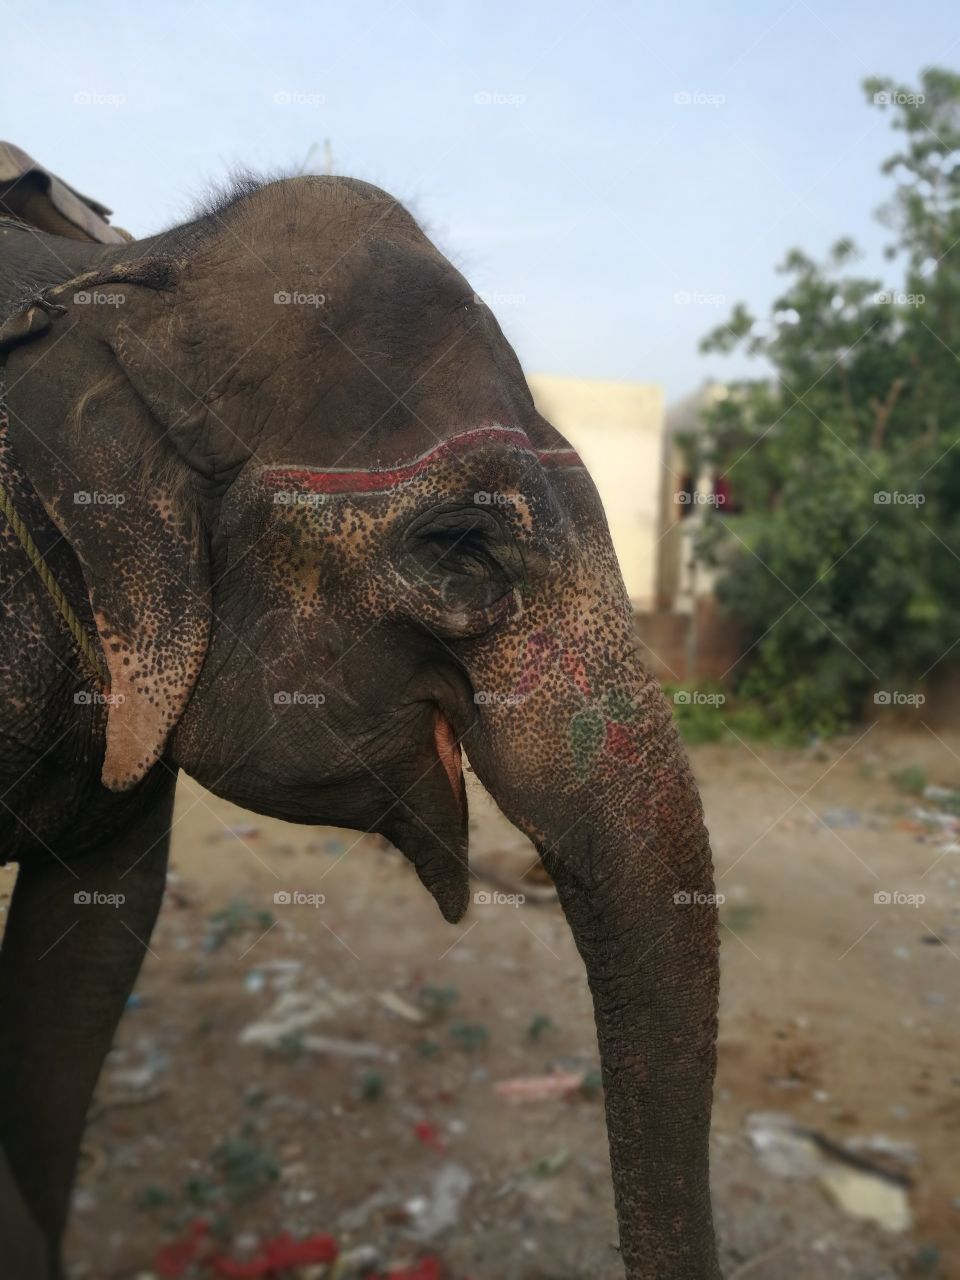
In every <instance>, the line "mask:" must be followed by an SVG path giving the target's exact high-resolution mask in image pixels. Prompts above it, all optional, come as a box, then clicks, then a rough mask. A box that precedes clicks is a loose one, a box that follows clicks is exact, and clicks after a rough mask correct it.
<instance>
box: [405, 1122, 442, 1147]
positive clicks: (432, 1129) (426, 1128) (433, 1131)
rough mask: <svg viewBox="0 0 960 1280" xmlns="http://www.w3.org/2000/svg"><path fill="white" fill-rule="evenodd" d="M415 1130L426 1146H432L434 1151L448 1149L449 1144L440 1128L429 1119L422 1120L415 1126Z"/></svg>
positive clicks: (415, 1133) (416, 1135)
mask: <svg viewBox="0 0 960 1280" xmlns="http://www.w3.org/2000/svg"><path fill="white" fill-rule="evenodd" d="M413 1132H414V1136H415V1137H417V1138H418V1139H419V1140H420V1141H421V1142H422V1143H423V1145H424V1146H425V1147H432V1148H433V1150H434V1151H440V1152H443V1151H446V1149H447V1144H446V1143H445V1142H444V1140H443V1138H442V1137H441V1136H440V1130H439V1129H438V1128H437V1126H436V1125H435V1124H431V1123H430V1121H429V1120H420V1121H419V1122H418V1123H417V1124H415V1125H414V1126H413Z"/></svg>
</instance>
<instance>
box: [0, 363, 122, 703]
mask: <svg viewBox="0 0 960 1280" xmlns="http://www.w3.org/2000/svg"><path fill="white" fill-rule="evenodd" d="M5 426H6V413H5V412H4V404H3V383H2V382H0V430H2V429H3V428H4V427H5ZM0 511H2V512H3V514H4V515H5V516H6V517H7V520H8V521H9V524H10V528H11V529H12V530H13V532H14V533H15V534H16V535H17V538H18V540H19V542H20V545H21V547H23V549H24V551H25V552H26V553H27V558H28V559H29V561H30V563H31V564H32V565H33V567H34V569H36V571H37V573H38V575H39V577H40V581H41V582H42V583H43V585H44V586H45V587H46V589H47V592H48V594H49V596H50V599H51V600H52V601H53V603H54V604H55V605H56V606H57V610H58V611H59V613H60V616H61V618H63V620H64V622H65V623H66V624H67V629H68V631H69V632H70V634H71V635H72V636H73V639H74V641H75V643H76V646H77V648H78V649H79V650H80V652H81V653H82V654H83V656H84V657H85V658H86V660H87V662H88V663H89V664H90V667H91V668H92V670H93V671H95V672H96V674H97V676H98V677H99V679H100V680H101V682H102V683H103V685H104V686H105V687H106V688H109V687H110V675H109V673H108V671H107V668H106V664H105V662H104V660H103V654H102V653H101V652H100V650H99V648H97V647H96V646H95V645H94V644H93V643H92V641H91V640H90V637H89V635H88V634H87V632H86V631H85V630H84V627H83V623H82V622H81V621H80V619H79V618H78V617H77V615H76V613H75V612H74V610H73V608H72V606H71V604H70V601H69V600H68V599H67V597H66V596H65V595H64V594H63V592H62V591H61V590H60V584H59V583H58V582H57V580H56V578H55V577H54V576H53V574H52V573H51V572H50V566H49V565H48V564H47V562H46V560H44V558H43V552H42V551H41V550H40V548H39V547H38V546H37V544H36V543H35V542H34V540H33V536H32V535H31V533H30V530H29V529H28V528H27V526H26V525H25V524H24V523H23V521H22V520H21V519H20V514H19V512H18V511H17V509H16V507H15V506H14V505H13V500H12V498H11V497H10V495H9V493H7V491H6V489H5V488H4V487H3V485H2V484H0Z"/></svg>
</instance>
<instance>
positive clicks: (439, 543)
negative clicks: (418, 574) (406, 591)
mask: <svg viewBox="0 0 960 1280" xmlns="http://www.w3.org/2000/svg"><path fill="white" fill-rule="evenodd" d="M488 533H489V531H486V530H484V529H482V528H480V527H478V526H476V525H473V526H470V527H468V528H466V529H464V528H459V527H457V526H453V527H451V528H444V529H434V530H429V531H427V532H426V533H425V534H424V535H423V536H422V538H421V539H420V557H421V559H422V562H423V564H424V570H425V572H428V573H462V574H467V575H469V576H472V577H477V578H482V577H488V576H490V575H491V574H495V573H496V571H497V569H498V568H499V564H498V561H497V560H496V558H495V556H494V554H493V550H492V547H491V544H490V540H489V536H488Z"/></svg>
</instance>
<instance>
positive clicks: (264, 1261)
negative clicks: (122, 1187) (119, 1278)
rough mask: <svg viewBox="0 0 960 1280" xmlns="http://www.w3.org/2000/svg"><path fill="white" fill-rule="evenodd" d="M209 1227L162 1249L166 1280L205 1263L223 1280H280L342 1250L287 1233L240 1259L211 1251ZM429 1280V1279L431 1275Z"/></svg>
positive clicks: (324, 1240) (329, 1239) (159, 1266)
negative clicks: (291, 1271) (299, 1268)
mask: <svg viewBox="0 0 960 1280" xmlns="http://www.w3.org/2000/svg"><path fill="white" fill-rule="evenodd" d="M208 1230H209V1228H208V1225H207V1223H206V1222H194V1223H192V1224H191V1225H190V1226H189V1227H188V1228H187V1230H186V1232H185V1233H184V1234H183V1235H182V1236H181V1237H180V1239H179V1240H174V1241H172V1242H171V1243H170V1244H168V1245H164V1247H163V1248H162V1249H160V1250H159V1252H158V1253H157V1256H156V1260H155V1262H154V1267H155V1269H156V1271H157V1272H158V1273H159V1274H160V1275H161V1276H162V1277H163V1280H179V1278H180V1277H181V1276H183V1275H185V1274H186V1272H187V1269H188V1268H189V1267H191V1266H194V1265H201V1266H203V1267H204V1268H205V1269H206V1270H208V1271H209V1272H210V1273H211V1274H212V1275H214V1276H219V1277H220V1278H221V1280H280V1278H281V1277H282V1276H283V1275H284V1273H285V1272H287V1271H289V1270H290V1268H291V1267H301V1266H306V1265H307V1264H309V1263H313V1262H335V1261H336V1259H337V1255H338V1254H339V1252H340V1249H339V1246H338V1245H337V1242H336V1241H335V1240H334V1238H333V1236H323V1235H317V1236H308V1237H307V1238H306V1239H304V1240H294V1238H293V1237H292V1236H291V1235H289V1234H288V1233H287V1232H283V1233H282V1234H281V1235H278V1236H275V1237H274V1238H273V1239H272V1240H265V1241H264V1242H263V1244H262V1246H261V1248H260V1251H259V1253H257V1254H256V1256H255V1257H253V1258H248V1259H246V1260H244V1261H240V1260H239V1259H236V1258H230V1257H227V1255H226V1254H223V1253H218V1252H211V1251H209V1250H210V1245H209V1242H208V1241H207V1232H208ZM205 1246H206V1247H207V1251H206V1252H204V1247H205ZM418 1280H420V1278H419V1277H418ZM426 1280H429V1276H427V1277H426Z"/></svg>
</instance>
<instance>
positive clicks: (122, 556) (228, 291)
mask: <svg viewBox="0 0 960 1280" xmlns="http://www.w3.org/2000/svg"><path fill="white" fill-rule="evenodd" d="M89 259H90V260H89V262H88V263H87V264H86V271H85V272H84V273H81V274H80V276H79V281H80V284H79V285H78V282H77V279H73V280H71V281H69V282H65V283H62V284H58V283H57V282H49V281H48V282H47V283H48V284H50V283H52V286H53V287H52V288H50V289H49V290H48V293H49V297H50V299H51V300H52V301H53V302H54V303H56V304H57V305H59V306H61V307H62V308H63V314H62V315H59V316H58V317H56V318H54V319H53V320H52V322H51V324H50V326H49V331H48V332H47V333H45V334H44V333H41V334H40V335H39V336H37V335H36V334H35V333H33V332H31V335H30V339H29V341H17V342H10V340H9V338H8V344H9V346H10V354H9V357H8V375H9V376H10V385H11V393H10V396H9V401H10V407H11V426H10V432H9V436H10V438H9V441H7V442H5V446H6V448H7V450H8V451H7V453H3V452H0V468H3V467H6V471H5V474H7V475H11V474H14V472H15V469H16V468H19V469H20V471H19V472H16V474H19V475H21V478H22V484H21V485H20V486H19V487H18V489H17V499H18V504H19V503H22V504H23V506H24V509H25V510H27V509H28V510H29V516H30V520H31V522H32V524H33V525H34V526H35V527H36V528H37V529H38V530H40V531H41V532H43V531H46V532H45V536H46V538H47V542H48V543H51V542H52V541H53V540H54V539H55V537H56V535H57V534H58V533H59V534H60V535H62V539H63V541H62V543H59V544H58V545H57V547H55V548H53V549H52V550H51V555H54V556H58V557H59V560H58V563H60V564H61V567H62V569H63V572H64V575H65V576H64V581H65V583H66V584H67V586H68V587H69V590H70V592H71V595H72V598H73V599H74V600H75V601H76V603H77V608H78V610H79V611H80V612H81V614H82V616H83V618H84V620H85V623H86V624H87V625H89V626H90V627H91V629H92V628H94V627H95V628H96V632H97V634H98V635H99V638H100V641H101V643H102V647H103V652H104V656H105V659H106V661H107V663H108V666H109V669H110V694H111V698H110V699H109V700H107V701H106V702H105V703H103V704H100V703H97V702H94V704H93V705H92V706H89V707H85V708H84V714H83V715H82V716H80V717H77V716H76V715H74V718H73V721H72V729H71V734H70V737H69V740H68V742H69V745H68V746H66V747H65V748H64V749H63V751H59V750H58V752H57V756H58V759H60V760H61V761H62V760H64V759H66V761H67V764H66V765H64V764H61V770H65V771H66V774H67V775H68V777H69V779H70V782H69V784H68V785H67V786H66V788H65V791H66V792H67V793H69V792H70V787H71V786H72V787H73V790H74V791H75V793H76V795H77V796H78V797H82V799H81V800H80V801H78V802H73V801H69V802H67V803H65V804H64V806H63V808H62V810H61V814H60V819H61V827H60V828H59V830H54V828H55V826H56V823H55V822H54V821H53V820H52V819H51V818H50V815H45V817H44V822H45V824H46V825H44V826H43V830H44V832H46V835H47V837H49V840H50V841H53V842H54V843H55V844H56V845H57V848H58V849H60V848H65V840H64V832H65V831H66V830H67V825H66V824H68V823H70V822H71V821H72V822H73V823H74V829H76V825H77V810H78V807H80V806H82V805H84V804H85V805H89V804H90V803H92V802H93V803H95V804H99V805H100V806H101V807H100V809H99V810H97V813H98V815H99V816H98V821H101V822H110V823H112V824H113V826H114V827H118V826H120V825H122V823H123V821H124V820H126V819H125V817H124V815H126V814H136V813H137V812H138V811H139V808H138V806H142V805H143V804H144V803H145V801H144V800H143V798H142V797H143V796H144V795H146V794H148V793H149V788H150V787H151V785H152V780H153V779H155V778H156V776H157V775H158V774H159V773H160V772H161V771H163V770H166V771H168V772H169V770H170V769H176V768H178V767H179V768H183V769H185V770H186V771H187V772H189V773H190V774H191V775H192V776H194V777H195V778H197V779H198V780H199V781H200V782H201V783H203V784H204V785H205V786H207V787H209V788H210V789H211V790H213V791H215V792H217V793H218V794H220V795H223V796H225V797H227V798H229V799H230V800H233V801H235V802H237V803H239V804H242V805H245V806H247V807H249V808H251V809H254V810H256V811H259V812H263V813H269V814H273V815H276V816H279V817H282V818H286V819H289V820H292V821H299V822H308V823H331V824H336V825H341V826H347V827H355V828H357V829H360V830H370V831H377V832H381V833H382V834H384V835H385V836H387V837H388V838H389V839H390V840H392V841H393V842H394V843H395V844H396V845H397V846H398V847H399V848H400V849H402V850H403V851H404V852H405V853H406V854H407V856H408V857H410V859H411V860H412V862H413V864H414V866H415V868H416V870H417V873H418V875H419V876H420V878H421V879H422V881H423V882H424V884H425V885H426V887H427V888H428V889H429V891H430V892H431V893H432V894H433V896H434V897H435V899H436V901H437V903H438V905H439V907H440V909H441V911H442V912H443V914H444V915H445V917H446V918H447V919H448V920H451V921H456V920H458V919H459V918H460V917H461V916H462V915H463V913H464V911H465V910H466V908H467V905H468V901H469V896H470V879H469V871H468V865H467V810H466V795H465V790H464V786H463V778H462V773H461V771H460V763H459V750H458V747H457V744H458V743H459V744H461V745H462V746H463V748H464V749H465V750H466V752H467V753H468V755H469V758H470V760H471V762H472V764H473V766H474V768H475V769H476V771H477V773H478V775H479V777H480V779H481V780H482V781H483V783H484V784H485V785H486V787H487V788H488V789H489V790H490V791H491V793H492V794H493V796H494V798H495V799H496V800H497V802H498V804H499V805H500V807H501V808H502V809H503V811H504V812H505V813H506V814H507V816H508V817H509V818H510V819H511V820H512V821H513V822H514V823H516V825H517V826H518V827H519V828H520V829H521V830H523V831H525V832H526V833H527V834H529V835H530V836H531V838H532V839H533V840H534V842H535V844H536V845H537V847H538V849H539V850H540V853H541V856H542V857H543V859H544V862H545V864H546V866H547V868H548V870H549V871H550V872H551V874H552V875H553V877H554V879H555V880H556V883H557V886H558V890H559V893H560V898H561V902H562V904H563V907H564V910H565V912H566V914H567V916H568V919H569V921H570V924H571V927H572V929H573V932H574V936H575V939H576V942H577V946H578V948H579V950H580V953H581V955H582V956H583V959H584V962H585V965H586V969H587V977H588V980H589V983H590V988H591V991H592V994H593V999H594V1006H595V1011H596V1017H597V1031H598V1039H599V1044H600V1050H601V1058H602V1064H603V1076H604V1086H605V1101H606V1113H607V1123H608V1131H609V1139H610V1150H611V1161H612V1168H613V1178H614V1189H615V1194H616V1200H617V1210H618V1216H619V1221H620V1232H621V1249H622V1255H623V1260H624V1265H625V1268H626V1273H627V1275H628V1277H630V1278H631V1280H654V1278H655V1280H715V1278H716V1277H717V1276H718V1275H719V1272H718V1270H717V1264H716V1256H715V1250H714V1243H713V1227H712V1219H711V1212H710V1201H709V1192H708V1180H707V1138H708V1133H709V1115H710V1097H711V1086H712V1079H713V1068H714V1045H715V1037H716V992H717V927H716V908H715V905H714V899H713V897H712V893H713V885H712V877H711V866H710V853H709V845H708V839H707V834H706V831H705V829H704V826H703V820H702V813H701V809H700V803H699V799H698V796H697V792H696V788H695V786H694V783H693V780H692V778H691V775H690V771H689V767H688V765H687V762H686V759H685V757H684V754H683V751H682V748H681V746H680V744H679V741H678V738H677V735H676V732H675V729H674V727H673V724H672V722H671V717H670V713H669V709H668V707H667V704H666V702H665V700H664V698H663V696H662V693H661V692H660V690H659V687H658V686H657V684H656V682H655V681H654V680H652V679H651V678H650V676H649V675H648V674H647V673H646V671H645V670H644V668H643V665H642V663H641V661H640V658H639V655H638V652H637V641H636V637H635V633H634V630H633V624H632V617H631V613H630V609H629V604H628V601H627V599H626V596H625V593H624V590H623V584H622V580H621V577H620V572H619V569H618V566H617V563H616V557H615V555H614V552H613V548H612V545H611V542H610V537H609V533H608V530H607V526H606V522H605V519H604V515H603V511H602V508H601V505H600V502H599V499H598V497H597V493H596V490H595V488H594V486H593V484H592V482H591V481H590V479H589V476H588V475H587V473H586V471H585V470H584V468H583V465H582V463H581V462H580V460H579V458H578V457H577V456H576V454H575V453H574V452H573V450H572V449H571V448H570V446H569V445H568V444H567V443H566V442H565V441H564V440H563V438H562V437H561V436H560V435H559V434H558V433H557V432H556V431H555V430H554V428H553V427H551V426H550V424H549V423H548V422H546V421H545V420H544V419H543V418H542V417H541V416H540V415H539V414H538V413H537V411H536V408H535V406H534V404H533V401H532V398H531V396H530V393H529V390H528V388H527V386H526V383H525V381H524V378H523V375H522V373H521V371H520V368H519V366H518V364H517V361H516V358H515V356H514V354H513V352H512V351H511V350H510V348H509V346H508V344H507V343H506V341H505V340H504V338H503V335H502V334H501V332H500V330H499V327H498V326H497V324H496V321H495V320H494V319H493V317H492V315H491V313H490V312H489V310H488V309H487V308H486V307H485V306H484V305H483V304H482V303H480V302H479V301H478V300H477V299H476V295H475V294H474V293H473V292H472V290H471V289H470V287H469V285H468V284H467V282H466V281H465V280H464V279H463V278H462V276H460V275H459V273H458V272H457V271H455V270H454V268H453V267H452V266H451V265H450V264H449V263H448V262H446V260H445V259H443V258H442V256H441V255H440V254H439V253H438V252H437V250H436V249H435V248H434V247H433V246H432V245H431V244H430V243H429V241H428V240H427V239H426V237H425V236H424V235H423V234H422V232H421V231H420V229H419V228H418V227H417V226H416V224H415V222H414V221H413V219H412V218H410V216H409V215H408V214H407V213H406V212H405V211H404V210H403V209H402V208H401V207H400V206H399V205H397V204H396V203H395V202H394V201H392V200H391V198H390V197H389V196H386V195H385V194H384V193H383V192H380V191H377V190H376V189H375V188H372V187H369V186H366V185H365V184H362V183H354V182H349V181H347V180H341V179H305V178H304V179H294V180H290V181H287V182H281V183H275V184H270V185H267V186H265V187H262V188H259V189H255V190H252V191H249V192H247V193H246V194H245V195H244V196H243V197H242V198H240V199H238V200H236V201H235V202H234V203H232V204H230V205H229V206H228V207H224V208H222V209H221V210H219V211H218V212H217V213H216V215H215V216H214V217H213V218H212V219H211V218H208V219H207V220H206V221H205V222H202V223H201V224H199V225H195V226H193V227H189V228H186V229H179V230H177V231H174V232H173V233H171V234H170V235H168V236H166V237H159V238H157V239H155V240H153V241H147V242H135V243H134V244H132V245H130V246H127V247H125V248H123V249H122V250H119V251H117V250H115V249H113V248H111V249H109V250H106V249H93V248H91V249H90V252H89ZM96 281H99V282H100V283H101V284H102V285H104V287H105V285H106V283H107V282H110V281H113V282H114V283H115V284H117V287H119V284H118V283H117V282H122V285H123V288H124V290H125V291H126V293H127V295H128V300H127V302H126V303H125V304H124V306H123V307H122V308H117V310H116V313H115V314H106V312H105V311H103V310H101V311H97V310H96V309H95V308H92V307H86V308H81V307H79V306H77V305H76V304H75V303H74V302H73V297H74V295H75V294H76V292H77V289H78V287H80V286H81V285H89V284H91V282H94V287H95V282H96ZM297 297H300V298H313V299H314V301H313V302H309V301H307V302H297V301H296V300H295V299H296V298H297ZM321 298H322V301H318V299H321ZM291 299H294V300H291ZM2 341H3V331H2V330H0V342H2ZM54 346H55V350H54ZM38 357H42V360H38ZM81 402H82V403H81ZM78 404H79V406H80V407H79V409H78ZM40 437H42V442H43V447H42V448H41V447H40V445H39V444H38V438H40ZM11 467H12V468H14V471H11ZM78 481H79V482H80V483H82V487H83V488H84V489H92V488H94V487H95V488H97V489H98V490H100V491H105V492H118V491H122V492H124V493H125V494H128V495H129V499H128V500H127V499H125V500H124V501H123V502H122V503H114V504H112V505H111V504H108V503H101V504H99V505H96V504H81V505H79V506H78V505H77V504H76V503H74V502H73V501H71V500H70V499H71V497H72V491H73V488H74V487H76V486H77V484H78ZM0 549H2V554H3V556H4V565H5V571H6V566H10V571H11V572H12V573H17V572H20V571H22V570H23V568H24V565H23V557H22V552H19V550H18V547H17V546H15V545H12V544H11V543H10V539H9V536H7V537H5V539H4V541H3V543H2V544H0ZM16 599H17V600H18V601H19V605H18V607H25V608H26V610H27V615H28V617H27V625H26V626H24V621H23V619H21V618H13V619H11V618H10V617H9V616H8V617H7V619H6V621H3V626H4V627H5V631H4V636H5V638H7V637H8V636H10V635H13V636H16V637H17V638H18V639H19V638H20V637H21V633H23V632H25V633H26V636H27V639H26V640H21V643H27V644H29V643H31V639H30V638H31V637H33V636H36V637H37V640H36V647H35V648H34V649H33V650H32V651H31V652H32V656H33V659H34V662H35V663H36V665H37V666H38V668H39V669H40V670H41V671H42V672H43V673H45V674H44V675H43V676H42V677H38V680H37V681H36V683H35V685H34V686H31V688H30V690H29V692H28V694H27V696H25V697H23V698H21V699H20V702H19V703H18V704H17V707H18V710H15V711H14V712H13V713H11V717H10V723H11V724H18V723H20V721H17V716H19V717H20V720H21V721H22V722H23V723H24V724H27V725H29V724H31V723H32V724H33V725H34V726H35V727H39V729H40V732H39V734H38V743H37V744H33V745H34V749H37V747H40V748H41V749H42V745H43V742H45V741H52V739H53V738H54V736H55V730H54V729H50V730H49V731H48V730H47V728H46V726H47V724H48V723H50V724H56V725H60V724H63V723H64V720H65V719H67V720H69V719H70V715H71V714H73V712H74V711H75V708H74V709H73V711H72V710H71V708H70V707H69V706H67V707H66V712H65V711H64V703H65V698H66V697H67V691H68V690H69V689H71V688H72V687H73V685H72V684H71V680H70V679H69V678H67V677H64V676H60V677H59V678H58V676H57V674H56V672H55V667H54V664H53V663H52V662H51V660H50V659H49V657H48V656H47V654H46V652H45V646H47V647H50V648H52V649H53V650H54V651H55V653H56V655H57V659H58V661H60V662H61V663H62V664H65V665H67V666H68V667H69V669H70V671H71V672H72V673H76V674H74V675H73V677H72V678H73V681H74V683H75V684H78V685H79V686H80V687H83V688H88V689H93V688H94V685H93V684H92V683H91V681H90V678H89V675H88V674H87V673H82V672H78V661H77V655H76V654H75V653H73V652H72V651H71V648H70V644H69V637H68V636H66V637H65V636H64V634H62V632H63V628H60V629H59V630H58V628H57V624H56V621H55V619H52V618H51V616H50V610H49V608H47V607H45V602H44V601H43V599H42V596H41V595H39V594H38V592H37V588H36V584H35V583H34V584H33V586H32V591H28V592H24V591H23V590H20V591H19V592H18V593H17V594H16ZM47 642H49V644H48V643H47ZM18 670H19V667H18V666H17V663H13V665H12V666H11V667H10V668H8V669H7V671H6V673H5V675H6V678H7V680H8V688H13V687H14V683H15V679H16V672H17V671H18ZM23 674H24V673H21V675H23ZM118 695H122V696H118ZM11 705H13V704H11ZM4 732H5V733H7V732H8V731H7V730H6V728H5V730H4ZM17 733H20V738H18V737H17ZM17 733H14V734H13V736H12V737H11V738H10V740H11V741H13V742H14V743H16V742H17V741H20V740H22V739H24V738H25V737H26V733H25V732H21V731H20V730H17ZM71 752H72V753H73V755H71ZM13 755H14V756H16V750H14V752H13ZM91 797H93V801H91ZM99 797H106V801H104V800H102V799H100V798H99ZM17 803H18V804H19V805H22V806H23V807H24V813H26V812H27V811H29V812H30V813H31V814H33V815H34V817H36V816H37V814H38V813H39V812H40V809H41V808H42V804H41V802H40V801H39V800H38V799H37V797H36V796H35V795H33V794H32V793H31V790H30V786H29V785H26V786H25V788H24V789H22V790H21V791H20V792H18V793H17ZM31 806H33V807H32V808H31ZM84 840H90V841H93V840H95V834H88V832H87V828H86V827H83V829H82V832H81V840H80V844H81V846H82V844H83V841H84ZM18 856H22V857H26V858H29V857H36V856H39V852H38V850H37V849H36V848H34V847H30V846H29V842H25V841H24V840H23V839H20V843H19V846H18ZM0 1186H2V1184H0Z"/></svg>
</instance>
